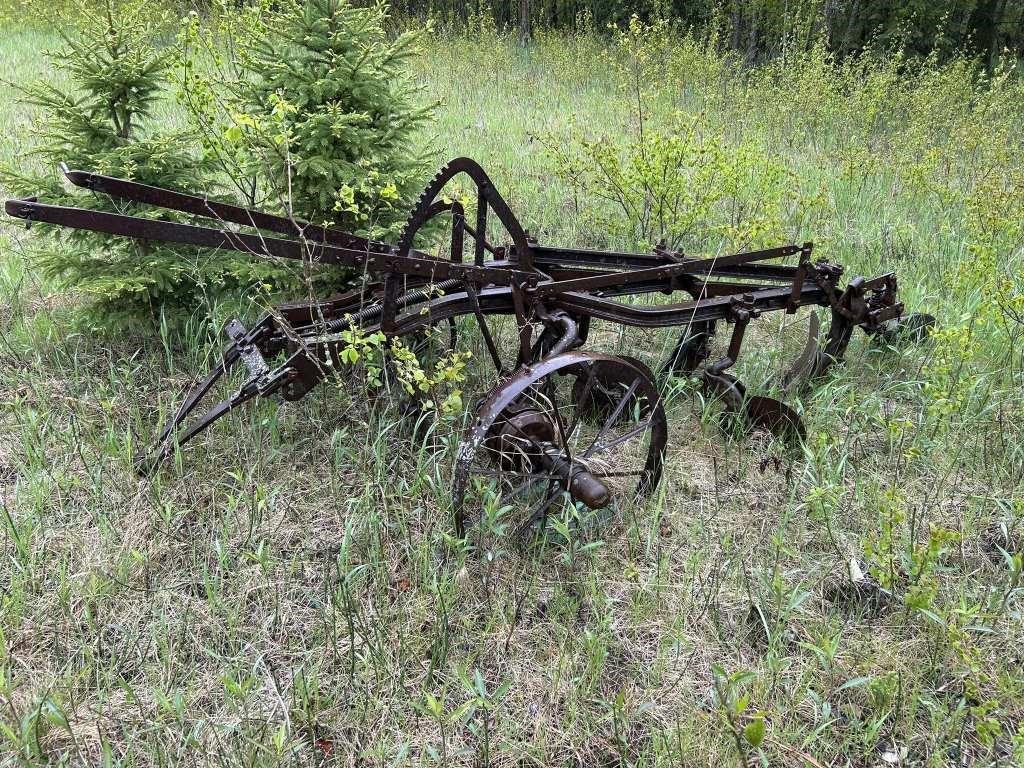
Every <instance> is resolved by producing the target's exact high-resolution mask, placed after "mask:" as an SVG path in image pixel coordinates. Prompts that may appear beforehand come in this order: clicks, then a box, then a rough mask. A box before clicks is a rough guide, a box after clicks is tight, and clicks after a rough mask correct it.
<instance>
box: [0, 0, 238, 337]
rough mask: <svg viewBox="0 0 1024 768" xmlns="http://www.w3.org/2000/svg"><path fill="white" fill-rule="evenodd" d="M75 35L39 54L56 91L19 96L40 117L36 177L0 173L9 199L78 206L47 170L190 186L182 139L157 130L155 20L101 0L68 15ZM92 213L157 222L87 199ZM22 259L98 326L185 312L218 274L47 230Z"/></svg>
mask: <svg viewBox="0 0 1024 768" xmlns="http://www.w3.org/2000/svg"><path fill="white" fill-rule="evenodd" d="M80 11H81V18H82V19H83V22H82V25H81V28H79V29H75V30H73V31H69V33H68V34H66V35H64V36H63V38H62V39H63V42H64V47H63V48H62V49H61V50H59V51H55V52H51V53H48V54H47V58H48V60H49V62H50V64H51V65H52V67H53V69H54V70H55V71H56V72H57V73H59V74H60V75H61V76H63V77H64V78H66V80H67V81H68V83H69V86H68V87H64V86H60V85H56V84H54V83H53V82H52V81H51V80H47V81H39V82H36V83H33V84H29V85H27V86H24V87H20V86H19V92H20V95H21V98H22V100H23V101H24V103H26V104H29V105H32V106H34V107H37V108H38V109H39V110H40V115H41V117H40V121H39V126H40V128H39V133H38V138H39V140H40V144H39V146H38V147H37V148H36V150H35V151H34V153H33V154H34V155H35V156H36V158H38V160H39V161H40V162H41V165H42V166H43V167H44V169H45V171H44V172H43V173H34V172H31V171H30V170H25V169H26V168H27V167H28V164H27V163H25V162H24V158H22V159H21V160H20V162H18V163H12V164H9V165H6V166H5V167H4V168H3V169H2V178H3V181H4V182H5V183H6V184H8V185H9V186H10V187H11V188H12V189H14V190H15V191H16V192H18V193H21V194H25V195H29V194H38V193H42V194H44V195H45V196H46V199H47V201H48V202H53V203H57V204H61V203H65V204H69V205H81V204H82V195H81V193H79V194H71V193H69V192H67V191H66V190H65V188H64V186H63V185H62V184H61V182H60V179H59V177H58V171H57V167H58V165H59V163H61V162H65V163H67V164H68V165H69V166H70V167H72V168H77V169H83V170H91V171H96V172H99V173H104V174H110V175H114V176H122V177H126V178H130V179H135V180H136V181H140V182H143V183H146V184H155V185H159V186H164V187H168V188H171V189H184V188H186V187H188V186H190V185H194V184H202V181H203V172H202V167H201V164H200V163H198V162H197V160H196V157H195V156H194V153H193V152H192V151H191V147H192V145H193V139H192V136H191V134H190V133H189V132H187V131H180V130H172V129H167V128H162V127H160V122H162V121H161V119H160V117H159V116H158V110H159V104H160V99H161V97H162V90H163V88H164V87H165V84H166V77H167V73H168V69H169V67H170V66H171V61H170V58H169V56H168V54H167V52H166V51H163V50H159V49H158V48H157V47H155V46H154V44H153V39H154V36H155V35H156V34H157V32H158V31H159V30H160V28H161V27H162V25H163V24H164V23H165V22H166V20H167V19H166V16H164V15H161V14H160V13H157V12H155V11H154V9H153V8H152V7H151V6H150V5H149V4H148V3H143V2H141V1H140V0H129V2H127V3H125V4H114V2H113V0H108V2H107V4H106V5H105V6H104V7H103V8H102V10H100V11H98V12H91V11H89V10H88V9H86V8H85V7H83V8H81V9H80ZM87 205H91V206H92V207H95V208H97V209H100V210H106V211H115V210H116V211H120V212H125V213H131V214H136V215H146V216H152V217H154V218H166V215H164V214H159V213H152V212H145V213H143V212H142V211H139V210H135V209H134V207H133V206H126V205H125V204H123V203H115V201H113V200H110V199H105V198H102V197H98V196H97V197H95V198H93V199H92V200H91V201H89V203H87ZM47 234H48V235H49V237H47V239H46V240H45V241H42V242H37V244H36V247H35V249H34V254H33V256H34V258H35V259H36V261H37V263H38V264H39V266H40V267H41V269H42V270H43V272H44V273H45V274H47V275H50V276H52V277H55V278H57V279H58V281H59V282H60V284H61V285H63V286H65V287H68V288H72V287H73V288H77V289H79V290H81V291H83V292H84V293H86V294H87V295H88V296H89V297H90V298H91V299H93V300H94V302H95V305H94V306H95V309H96V310H97V311H98V312H97V314H98V315H99V314H102V315H103V316H105V317H106V318H107V319H116V318H122V319H123V318H126V317H131V316H136V315H138V314H139V313H149V312H153V311H155V309H156V308H157V307H158V306H159V305H190V304H193V303H194V302H195V301H196V299H197V296H198V295H199V294H200V292H201V291H202V290H203V289H204V288H205V287H207V286H208V285H209V284H212V283H217V282H219V281H220V280H221V279H222V276H221V273H220V270H219V269H217V268H216V267H214V266H210V265H205V264H204V265H203V266H202V267H200V266H199V264H198V262H197V257H196V256H195V255H194V254H190V253H189V252H188V251H187V250H185V249H181V248H173V247H168V246H164V245H160V244H154V243H146V242H140V241H132V240H127V239H124V238H115V237H109V236H106V235H102V234H98V233H91V232H74V231H69V230H62V229H49V230H47Z"/></svg>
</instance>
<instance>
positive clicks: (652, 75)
mask: <svg viewBox="0 0 1024 768" xmlns="http://www.w3.org/2000/svg"><path fill="white" fill-rule="evenodd" d="M667 40H668V35H667V27H666V25H665V24H664V23H657V24H655V25H647V24H644V23H642V22H640V21H639V20H638V19H637V18H636V17H633V18H632V20H631V21H630V24H629V26H628V27H627V28H625V29H623V30H620V31H619V32H618V36H617V39H616V43H615V48H614V54H613V60H614V62H615V63H616V69H617V71H618V82H619V85H620V87H621V89H622V90H623V91H625V93H626V94H627V95H628V98H629V101H630V102H631V105H632V113H633V114H632V116H631V118H632V121H631V126H630V130H629V131H627V132H625V134H624V135H625V137H626V138H625V140H622V139H613V138H609V137H608V136H606V135H601V136H597V137H586V136H584V137H583V138H580V139H578V140H576V141H575V143H570V144H569V145H568V149H564V148H563V143H564V142H563V140H562V139H561V138H556V137H548V139H547V140H546V141H545V145H546V148H547V151H548V154H549V155H550V157H551V158H552V159H553V161H554V165H555V169H556V172H557V174H558V175H559V177H561V178H562V179H563V181H565V182H567V183H568V184H569V185H570V187H571V188H572V189H573V191H574V194H575V196H576V199H577V200H578V199H579V197H581V196H582V197H589V198H596V199H592V200H588V201H587V203H586V204H585V206H584V209H585V210H583V211H580V213H581V215H583V216H585V217H590V219H591V220H592V221H591V223H592V224H593V226H594V227H595V228H596V229H598V230H606V231H608V232H609V233H610V234H612V235H613V236H618V237H620V238H622V239H624V240H625V241H626V242H627V243H629V244H630V245H634V246H640V247H650V246H652V245H654V244H655V243H658V242H663V243H664V244H665V245H666V246H668V247H669V248H671V249H680V248H683V249H698V248H707V247H727V248H741V247H754V246H758V245H762V244H766V243H773V244H774V243H776V242H777V241H778V240H779V239H781V238H782V236H783V234H782V222H783V221H785V220H786V218H787V217H788V215H789V209H790V207H792V204H793V203H795V201H796V189H797V188H796V185H795V184H794V183H793V179H792V175H791V174H790V173H789V171H788V170H787V169H786V167H785V166H784V165H783V164H782V163H781V162H779V161H778V160H777V159H775V158H774V157H772V156H770V155H769V154H768V153H767V152H766V151H764V149H763V148H762V147H761V146H760V145H758V144H757V143H754V142H752V141H742V142H739V143H738V144H736V145H730V144H728V143H727V142H726V141H725V139H724V138H723V136H722V133H721V132H720V131H719V130H717V129H716V128H715V127H714V126H712V125H711V124H710V123H709V121H708V119H707V117H706V116H705V114H704V113H703V112H702V113H699V114H697V115H694V116H687V115H685V114H683V113H682V112H679V111H675V112H673V113H671V114H672V117H671V118H670V119H668V120H665V119H663V118H662V119H658V118H657V115H658V110H657V109H655V106H656V105H657V101H658V99H659V98H660V96H659V94H660V93H661V92H663V91H665V90H668V86H667V82H666V80H667V79H668V78H670V77H671V67H666V62H671V61H672V60H673V52H674V51H673V49H672V48H671V46H670V44H669V43H668V42H667ZM690 42H691V43H692V41H690ZM684 50H686V51H687V52H693V51H694V48H693V46H692V44H691V45H688V46H685V47H684ZM710 76H711V77H714V76H715V75H714V74H713V73H711V74H710ZM602 201H603V205H602Z"/></svg>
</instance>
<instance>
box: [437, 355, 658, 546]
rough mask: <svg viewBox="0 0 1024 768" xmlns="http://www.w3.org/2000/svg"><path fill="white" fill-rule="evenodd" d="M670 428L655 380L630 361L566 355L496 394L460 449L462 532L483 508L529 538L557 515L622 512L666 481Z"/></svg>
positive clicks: (457, 498)
mask: <svg viewBox="0 0 1024 768" xmlns="http://www.w3.org/2000/svg"><path fill="white" fill-rule="evenodd" d="M667 439H668V427H667V423H666V420H665V411H664V408H663V406H662V403H661V399H660V396H659V394H658V390H657V387H656V386H655V384H654V381H653V377H652V376H651V373H650V371H649V370H648V369H647V368H646V367H645V366H643V365H642V364H640V363H638V362H637V361H635V360H631V359H629V358H626V357H614V356H609V355H599V354H594V353H588V352H583V351H574V352H566V353H563V354H560V355H556V356H554V357H550V358H547V359H545V360H542V361H540V362H539V363H536V364H534V365H530V366H524V367H522V368H520V369H519V370H518V371H516V372H515V374H513V376H512V377H511V378H510V379H509V380H508V381H506V382H504V383H502V384H500V385H499V386H497V387H495V388H494V389H493V390H491V392H490V394H489V395H488V396H487V398H486V399H485V400H484V401H483V403H482V404H481V406H480V408H479V410H478V412H477V414H476V417H475V418H474V420H473V422H472V424H470V426H469V429H468V430H467V432H466V435H465V437H464V439H463V441H462V443H461V445H460V446H459V453H458V458H457V460H456V466H455V477H454V480H453V484H452V502H453V513H454V518H455V528H456V531H457V532H458V533H459V535H460V536H462V535H465V531H466V526H467V525H468V524H472V523H475V522H476V521H477V520H479V519H480V516H481V512H482V510H483V509H484V508H485V507H488V508H491V509H494V508H496V507H495V506H494V505H497V508H506V509H505V514H504V515H503V516H502V530H505V531H507V532H510V533H513V534H517V535H524V534H528V533H530V532H532V531H535V530H537V529H540V528H543V526H544V524H545V522H546V521H547V519H548V517H549V516H552V515H560V514H563V513H567V514H569V515H571V516H572V517H573V518H574V519H583V518H589V517H591V516H592V513H594V512H597V511H599V510H603V511H605V514H614V513H616V512H620V511H623V510H624V509H625V508H627V507H629V506H630V505H633V504H636V503H637V502H638V501H642V500H643V499H644V498H645V497H646V496H648V495H649V494H650V493H651V492H652V491H653V490H654V489H655V487H656V486H657V484H658V481H659V480H660V479H661V472H662V464H663V460H664V451H665V444H666V441H667Z"/></svg>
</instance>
